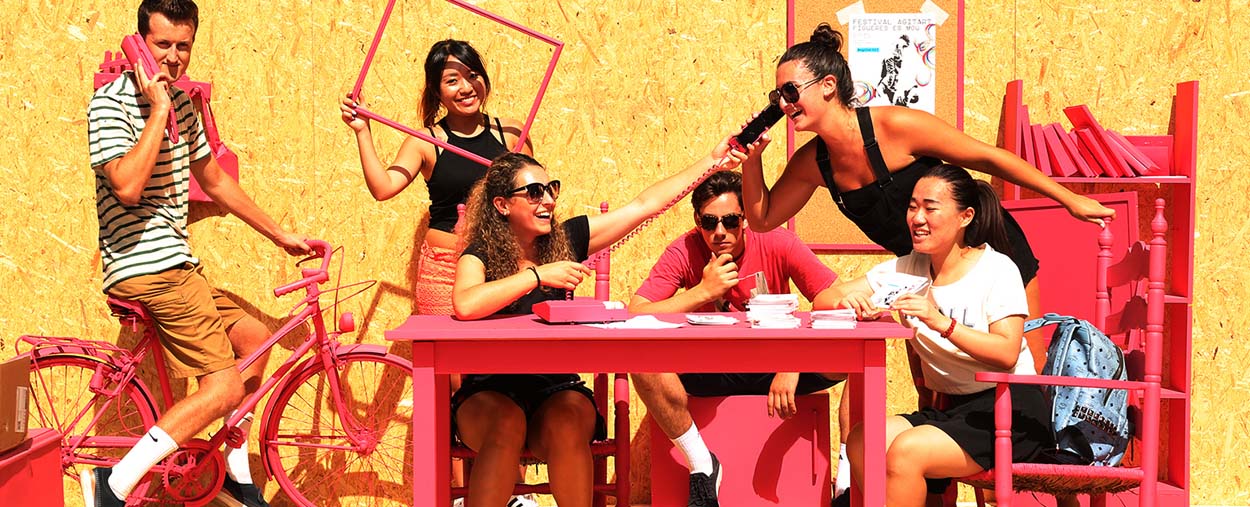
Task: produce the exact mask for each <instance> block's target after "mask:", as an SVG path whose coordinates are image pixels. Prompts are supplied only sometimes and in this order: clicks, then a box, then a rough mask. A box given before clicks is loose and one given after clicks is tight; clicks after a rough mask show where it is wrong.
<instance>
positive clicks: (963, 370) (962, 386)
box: [866, 245, 1036, 394]
mask: <svg viewBox="0 0 1250 507" xmlns="http://www.w3.org/2000/svg"><path fill="white" fill-rule="evenodd" d="M984 248H985V252H984V253H983V254H981V258H980V259H978V260H977V263H976V265H975V266H973V267H972V269H971V270H970V271H968V273H967V274H966V275H964V276H963V278H960V279H959V280H958V281H956V282H955V283H952V284H949V285H933V286H931V287H930V289H929V290H930V291H931V293H932V294H933V300H934V301H936V302H937V307H938V311H940V312H942V315H945V316H947V317H950V318H953V319H956V320H958V321H959V323H960V324H961V325H963V326H967V327H969V328H972V329H975V330H977V331H982V332H989V330H990V324H991V323H994V322H997V321H998V320H1001V319H1003V318H1005V317H1010V316H1013V315H1020V316H1027V315H1028V313H1029V305H1028V301H1027V300H1026V298H1025V295H1024V283H1023V282H1022V281H1021V280H1020V270H1019V269H1018V268H1016V265H1015V264H1014V263H1012V262H1011V258H1009V257H1007V256H1006V255H1003V254H1001V253H998V252H996V251H994V249H992V248H990V246H989V245H985V247H984ZM893 272H898V273H907V274H910V275H916V276H923V277H926V278H931V277H930V276H929V255H928V254H922V253H915V252H913V253H911V254H908V255H905V256H903V257H899V258H897V259H893V260H889V261H886V262H883V263H881V264H878V265H877V266H876V267H874V268H872V270H871V271H870V272H869V273H868V274H867V275H866V277H867V279H868V284H869V285H870V286H871V287H872V288H873V290H876V289H877V288H878V287H879V286H880V285H881V275H882V274H884V273H893ZM907 323H908V324H909V325H911V326H912V327H914V328H915V329H916V337H915V340H913V341H912V347H913V348H914V349H915V350H916V354H917V355H918V356H919V357H920V359H921V363H922V364H921V371H922V372H923V373H924V382H925V386H927V387H928V388H929V389H932V390H934V391H937V392H941V393H946V394H971V393H976V392H980V391H984V390H986V389H989V388H992V387H994V384H990V383H985V382H977V381H976V378H975V376H976V373H977V372H981V371H1004V370H1002V369H1001V368H995V367H993V366H990V365H987V364H985V363H982V362H980V361H977V360H976V359H974V358H973V357H972V356H970V355H968V353H967V352H964V351H963V350H961V349H960V348H959V347H956V346H955V344H954V343H951V341H950V340H948V339H946V338H942V335H941V330H938V331H935V330H932V329H929V328H928V326H925V325H924V323H922V322H920V321H919V320H918V319H914V318H909V319H907ZM1007 373H1016V374H1022V375H1032V374H1034V373H1036V370H1034V366H1033V356H1032V355H1031V354H1029V348H1028V344H1027V343H1026V342H1025V341H1024V340H1020V356H1019V359H1018V360H1017V361H1016V366H1015V368H1014V369H1012V370H1011V371H1010V372H1007Z"/></svg>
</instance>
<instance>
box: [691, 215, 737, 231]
mask: <svg viewBox="0 0 1250 507" xmlns="http://www.w3.org/2000/svg"><path fill="white" fill-rule="evenodd" d="M718 224H725V229H726V230H730V229H737V228H738V227H741V226H742V214H741V213H730V214H728V215H725V216H723V217H718V216H716V215H699V227H702V228H703V230H705V231H714V230H716V226H717V225H718Z"/></svg>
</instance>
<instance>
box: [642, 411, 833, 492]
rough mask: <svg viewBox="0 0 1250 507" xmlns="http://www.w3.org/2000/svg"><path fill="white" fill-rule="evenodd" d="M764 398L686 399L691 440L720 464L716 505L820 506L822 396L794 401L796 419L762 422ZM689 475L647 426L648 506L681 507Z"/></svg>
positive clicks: (825, 436) (823, 487)
mask: <svg viewBox="0 0 1250 507" xmlns="http://www.w3.org/2000/svg"><path fill="white" fill-rule="evenodd" d="M767 400H768V396H712V397H694V396H691V397H690V398H689V408H690V415H691V417H693V418H694V422H695V424H696V425H698V427H699V434H700V435H702V436H703V441H704V442H706V443H707V447H708V449H709V450H711V451H712V453H713V454H715V455H716V458H717V459H718V460H719V461H720V463H721V470H722V474H723V478H724V480H723V482H722V483H721V487H720V495H719V497H720V499H721V503H722V504H723V505H733V506H734V507H775V506H786V507H790V506H795V507H825V506H827V505H829V499H830V496H831V493H832V492H831V491H830V478H831V471H830V467H829V463H830V460H829V457H830V447H829V446H830V440H829V393H828V392H819V393H813V394H807V395H802V396H797V397H796V398H795V404H796V405H797V406H798V415H795V416H794V417H791V418H790V419H785V420H782V419H779V418H776V417H768V412H767V408H766V401H767ZM689 477H690V470H689V469H688V468H686V459H685V457H683V456H682V455H681V451H680V450H678V449H676V448H675V447H673V443H672V441H670V440H669V439H668V437H667V436H665V435H664V432H663V431H661V430H660V428H659V427H658V426H656V424H655V422H654V421H652V422H651V505H652V507H684V506H685V505H686V504H687V501H688V498H689V492H690V479H689Z"/></svg>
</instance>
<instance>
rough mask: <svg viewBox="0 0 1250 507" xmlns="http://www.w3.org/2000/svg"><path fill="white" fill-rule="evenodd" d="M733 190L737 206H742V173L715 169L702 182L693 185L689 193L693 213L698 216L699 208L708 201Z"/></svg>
mask: <svg viewBox="0 0 1250 507" xmlns="http://www.w3.org/2000/svg"><path fill="white" fill-rule="evenodd" d="M730 192H733V194H734V195H735V196H737V197H738V207H739V208H741V207H742V175H741V174H738V173H737V172H736V171H716V172H714V173H712V175H711V176H708V177H707V179H706V180H703V183H700V184H699V186H697V187H694V191H693V192H691V193H690V204H692V205H694V215H695V217H696V218H697V217H698V216H699V210H701V209H703V206H704V205H705V204H707V202H708V201H710V200H712V199H715V198H717V197H720V196H721V195H722V194H728V193H730Z"/></svg>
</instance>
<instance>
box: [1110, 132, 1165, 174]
mask: <svg viewBox="0 0 1250 507" xmlns="http://www.w3.org/2000/svg"><path fill="white" fill-rule="evenodd" d="M1107 135H1109V136H1111V140H1112V141H1115V142H1116V143H1117V144H1119V145H1120V147H1122V148H1124V151H1125V152H1127V153H1128V155H1129V159H1130V160H1135V161H1137V162H1138V163H1139V167H1137V168H1134V169H1136V170H1137V174H1138V175H1141V176H1161V175H1163V170H1162V169H1160V168H1159V165H1158V164H1155V161H1154V160H1151V159H1150V157H1148V156H1146V154H1145V153H1142V151H1141V150H1139V149H1137V147H1136V146H1133V143H1131V142H1129V140H1128V139H1126V138H1125V137H1124V136H1122V135H1120V133H1119V132H1116V131H1114V130H1108V131H1107Z"/></svg>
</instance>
